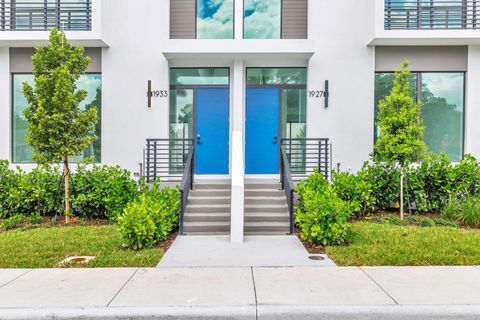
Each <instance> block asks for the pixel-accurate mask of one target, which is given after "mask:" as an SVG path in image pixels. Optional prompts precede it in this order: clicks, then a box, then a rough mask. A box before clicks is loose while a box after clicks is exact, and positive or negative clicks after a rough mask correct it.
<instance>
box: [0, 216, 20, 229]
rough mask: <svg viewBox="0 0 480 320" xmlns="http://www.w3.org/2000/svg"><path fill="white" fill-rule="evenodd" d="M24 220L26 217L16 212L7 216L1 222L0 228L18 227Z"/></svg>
mask: <svg viewBox="0 0 480 320" xmlns="http://www.w3.org/2000/svg"><path fill="white" fill-rule="evenodd" d="M23 221H24V217H23V216H22V215H19V214H16V215H13V216H11V217H10V218H7V219H5V220H3V221H1V223H0V229H3V230H9V229H13V228H16V227H18V226H19V225H20V224H22V223H23Z"/></svg>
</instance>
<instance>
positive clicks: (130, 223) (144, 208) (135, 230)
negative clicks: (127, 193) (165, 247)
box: [118, 194, 157, 250]
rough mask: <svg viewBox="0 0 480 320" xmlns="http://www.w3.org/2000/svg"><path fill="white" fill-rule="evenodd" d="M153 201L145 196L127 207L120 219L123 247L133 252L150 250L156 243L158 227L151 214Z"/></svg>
mask: <svg viewBox="0 0 480 320" xmlns="http://www.w3.org/2000/svg"><path fill="white" fill-rule="evenodd" d="M150 205H151V201H149V200H148V198H147V196H146V195H145V194H142V195H141V196H140V198H139V199H138V200H136V201H133V202H131V203H129V204H128V205H127V207H126V208H125V211H124V213H123V214H122V215H120V216H119V217H118V225H119V229H120V232H121V234H122V236H123V245H124V246H125V247H128V248H131V249H133V250H141V249H144V248H149V247H151V246H152V245H153V244H154V243H155V232H156V229H157V228H156V226H155V222H154V221H153V217H152V214H151V211H150V210H151V206H150Z"/></svg>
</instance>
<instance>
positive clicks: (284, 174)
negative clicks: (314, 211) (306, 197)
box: [280, 146, 295, 234]
mask: <svg viewBox="0 0 480 320" xmlns="http://www.w3.org/2000/svg"><path fill="white" fill-rule="evenodd" d="M280 151H281V157H280V164H281V165H280V168H281V172H280V181H281V183H282V189H283V190H285V196H286V197H287V204H288V214H289V216H290V233H291V234H293V233H294V232H295V230H294V228H295V221H294V220H295V184H294V183H293V178H292V173H291V172H290V165H289V162H288V158H287V153H286V152H285V146H281V147H280Z"/></svg>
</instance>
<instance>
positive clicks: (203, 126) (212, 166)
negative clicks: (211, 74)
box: [195, 88, 230, 174]
mask: <svg viewBox="0 0 480 320" xmlns="http://www.w3.org/2000/svg"><path fill="white" fill-rule="evenodd" d="M195 104H196V130H195V131H196V132H195V139H196V140H195V141H196V146H197V147H196V148H197V149H196V152H197V156H196V173H197V174H228V159H229V133H230V129H229V128H230V127H229V122H230V117H229V89H228V88H208V89H197V90H196V95H195Z"/></svg>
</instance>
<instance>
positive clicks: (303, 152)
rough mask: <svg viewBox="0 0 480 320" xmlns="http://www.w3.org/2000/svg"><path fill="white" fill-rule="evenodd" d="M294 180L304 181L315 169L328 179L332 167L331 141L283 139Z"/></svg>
mask: <svg viewBox="0 0 480 320" xmlns="http://www.w3.org/2000/svg"><path fill="white" fill-rule="evenodd" d="M282 147H283V148H284V150H285V154H286V157H287V161H288V165H289V169H290V172H291V175H292V177H293V178H297V179H302V178H304V177H306V176H308V175H310V174H311V173H313V172H314V170H315V169H318V171H319V172H321V173H323V174H324V176H325V178H326V179H328V177H329V173H330V167H331V161H330V140H329V139H326V138H325V139H282Z"/></svg>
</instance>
